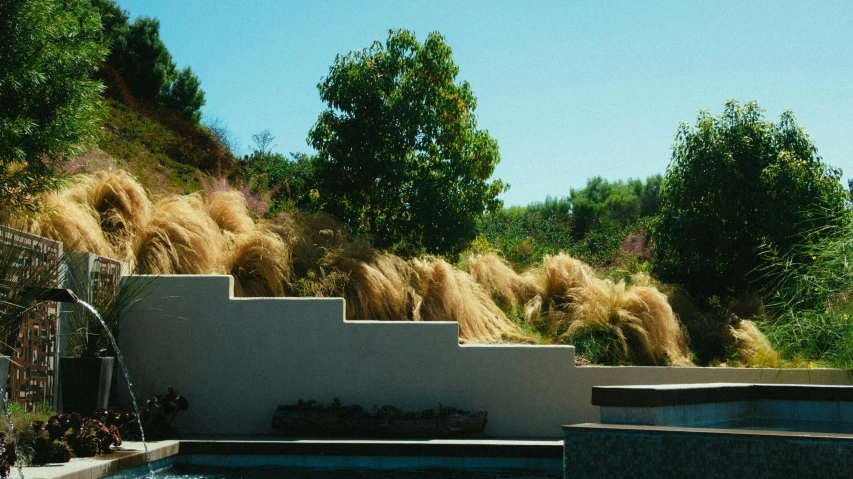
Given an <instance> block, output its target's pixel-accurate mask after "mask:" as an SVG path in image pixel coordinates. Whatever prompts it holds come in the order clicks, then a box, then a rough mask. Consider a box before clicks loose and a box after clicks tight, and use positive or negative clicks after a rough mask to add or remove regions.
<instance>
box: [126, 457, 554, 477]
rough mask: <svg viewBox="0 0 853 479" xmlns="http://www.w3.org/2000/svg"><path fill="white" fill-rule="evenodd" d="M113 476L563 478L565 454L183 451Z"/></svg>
mask: <svg viewBox="0 0 853 479" xmlns="http://www.w3.org/2000/svg"><path fill="white" fill-rule="evenodd" d="M152 468H153V469H154V471H155V472H154V476H151V475H150V471H149V469H148V466H140V467H137V468H134V469H129V470H126V471H123V472H120V473H118V474H115V475H112V476H109V479H149V478H151V479H341V478H352V479H463V478H464V479H562V477H563V474H562V460H561V459H553V460H552V459H545V460H537V459H520V458H515V459H514V458H501V457H492V458H463V457H455V458H452V457H402V456H399V457H398V456H387V457H378V456H350V457H340V456H301V457H294V456H218V455H183V454H178V455H176V456H171V457H168V458H165V459H161V460H159V461H155V462H154V463H152Z"/></svg>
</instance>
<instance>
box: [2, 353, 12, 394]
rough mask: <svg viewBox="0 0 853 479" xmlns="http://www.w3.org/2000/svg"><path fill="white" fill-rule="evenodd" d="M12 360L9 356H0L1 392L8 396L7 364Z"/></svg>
mask: <svg viewBox="0 0 853 479" xmlns="http://www.w3.org/2000/svg"><path fill="white" fill-rule="evenodd" d="M11 362H12V358H11V357H9V356H0V388H3V394H4V395H6V396H7V397H8V396H9V391H7V389H8V387H7V386H8V384H9V365H10V364H11Z"/></svg>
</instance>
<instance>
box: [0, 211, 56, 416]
mask: <svg viewBox="0 0 853 479" xmlns="http://www.w3.org/2000/svg"><path fill="white" fill-rule="evenodd" d="M0 233H2V234H1V235H0V241H2V242H3V244H4V245H12V246H13V247H15V248H19V249H20V258H21V259H20V261H21V267H22V268H37V267H39V268H43V267H44V265H46V264H51V263H54V264H55V263H56V262H57V261H59V258H60V256H62V243H61V242H59V241H54V240H51V239H47V238H43V237H41V236H36V235H32V234H29V233H25V232H23V231H18V230H14V229H11V228H6V227H0ZM54 270H55V271H59V268H55V269H54ZM59 281H60V278H59V277H58V275H57V278H56V279H55V281H54V282H53V286H56V285H57V284H59ZM58 316H59V305H58V303H56V302H53V301H46V302H43V303H41V304H39V305H38V306H37V307H36V308H34V309H33V310H32V311H31V312H30V313H29V315H28V317H27V323H26V325H25V326H24V327H22V328H21V331H20V332H19V333H18V336H17V338H16V339H15V341H14V344H12V345H10V346H11V347H12V354H11V356H12V364H11V367H10V368H9V387H8V388H6V391H7V398H9V399H11V400H13V401H17V402H19V403H23V404H24V405H25V407H26V408H27V409H32V408H33V407H34V406H35V405H36V404H41V403H52V402H53V396H54V389H55V388H54V383H55V379H56V374H55V373H56V346H57V343H56V339H57V338H56V320H57V317H58Z"/></svg>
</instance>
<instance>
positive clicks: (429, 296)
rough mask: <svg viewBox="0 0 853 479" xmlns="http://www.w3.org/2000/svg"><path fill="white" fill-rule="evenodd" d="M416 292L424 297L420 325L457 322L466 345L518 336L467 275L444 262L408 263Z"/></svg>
mask: <svg viewBox="0 0 853 479" xmlns="http://www.w3.org/2000/svg"><path fill="white" fill-rule="evenodd" d="M409 264H410V265H411V266H412V268H413V270H414V272H415V291H416V292H417V293H418V294H419V295H420V296H421V297H423V304H422V305H421V307H420V318H421V320H423V321H456V322H457V323H459V339H460V341H461V342H465V343H494V342H498V341H500V340H501V339H503V338H505V337H507V336H509V337H512V336H517V335H520V331H519V329H518V326H516V325H515V324H513V323H512V322H511V321H510V320H509V319H507V317H506V315H505V314H504V312H503V311H501V309H500V308H498V306H497V305H496V304H495V303H494V302H493V301H492V300H491V298H490V297H489V294H488V293H487V292H486V290H485V289H483V287H482V286H480V285H479V284H477V283H476V282H475V281H474V280H473V278H471V276H470V275H468V274H467V273H465V272H464V271H461V270H459V269H456V268H454V267H453V266H451V265H450V264H448V263H447V262H446V261H444V260H443V259H438V258H431V257H425V258H420V259H415V260H412V261H411V262H410V263H409Z"/></svg>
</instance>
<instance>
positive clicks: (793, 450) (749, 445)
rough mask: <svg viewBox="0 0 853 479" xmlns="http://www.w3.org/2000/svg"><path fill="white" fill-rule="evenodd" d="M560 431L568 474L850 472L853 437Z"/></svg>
mask: <svg viewBox="0 0 853 479" xmlns="http://www.w3.org/2000/svg"><path fill="white" fill-rule="evenodd" d="M694 431H695V430H694ZM563 435H564V440H565V441H564V444H565V447H564V452H563V458H564V468H565V477H566V478H587V477H588V478H607V479H615V478H657V477H678V478H688V477H701V478H725V479H731V478H737V477H746V478H750V479H758V478H777V477H778V478H789V477H791V478H808V477H819V478H833V477H853V436H847V437H835V438H832V437H820V438H818V437H808V436H804V435H801V434H793V433H790V434H789V433H782V434H779V435H764V436H762V435H756V434H742V433H731V434H726V433H719V432H709V433H703V432H677V431H672V430H667V431H660V430H654V428H649V430H637V429H634V430H630V431H619V430H618V429H616V428H611V429H596V428H584V427H583V426H580V427H571V426H570V427H566V428H564V430H563Z"/></svg>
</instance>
